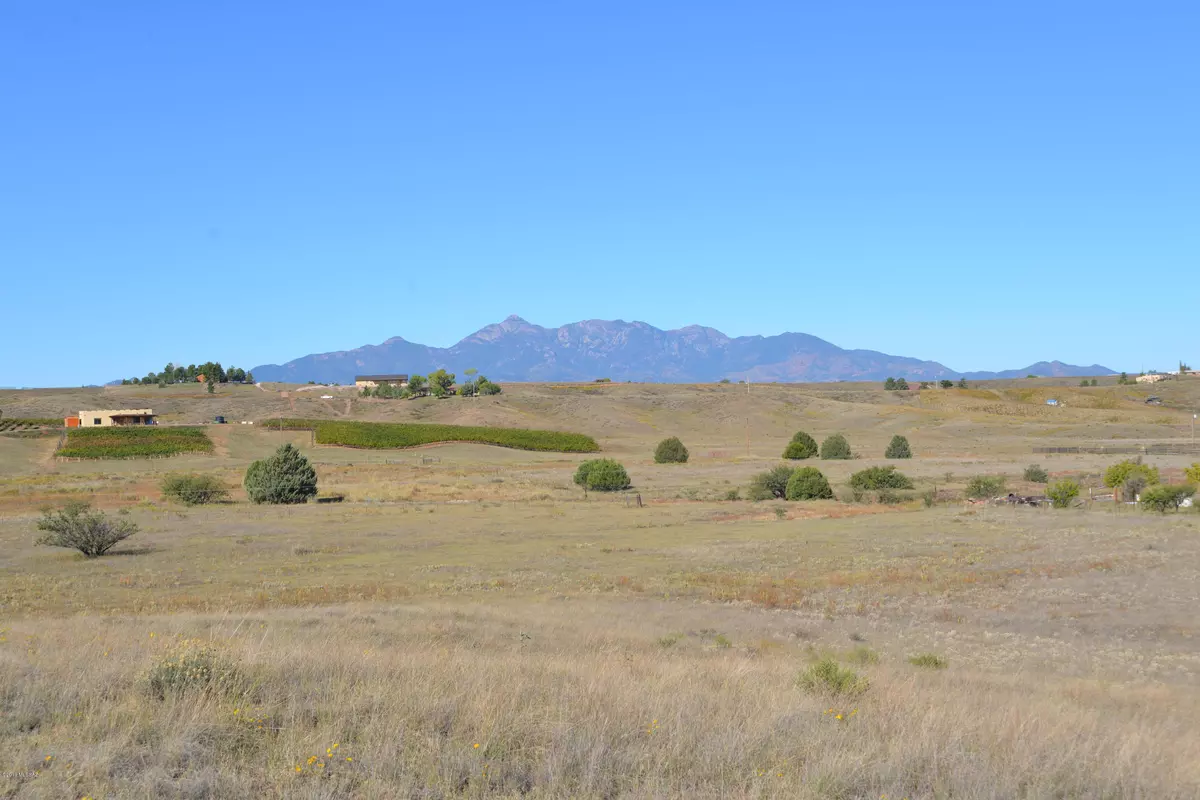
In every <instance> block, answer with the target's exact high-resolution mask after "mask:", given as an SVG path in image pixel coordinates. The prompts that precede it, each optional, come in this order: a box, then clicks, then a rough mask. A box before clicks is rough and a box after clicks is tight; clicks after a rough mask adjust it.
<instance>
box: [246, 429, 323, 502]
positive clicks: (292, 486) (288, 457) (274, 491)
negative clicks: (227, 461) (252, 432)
mask: <svg viewBox="0 0 1200 800" xmlns="http://www.w3.org/2000/svg"><path fill="white" fill-rule="evenodd" d="M244 485H245V487H246V493H247V494H248V495H250V499H251V500H252V501H253V502H255V503H273V504H277V505H279V504H290V503H307V502H308V499H309V498H310V497H313V496H314V495H316V493H317V472H316V470H314V469H313V468H312V465H311V464H309V463H308V459H307V458H305V457H304V456H303V455H302V454H301V453H300V451H299V450H297V449H296V448H295V447H293V446H292V445H291V444H285V445H282V446H281V447H280V448H279V449H278V450H276V451H275V454H274V455H273V456H270V457H268V458H264V459H261V460H259V461H255V462H254V463H253V464H251V465H250V468H249V469H247V470H246V480H245V482H244Z"/></svg>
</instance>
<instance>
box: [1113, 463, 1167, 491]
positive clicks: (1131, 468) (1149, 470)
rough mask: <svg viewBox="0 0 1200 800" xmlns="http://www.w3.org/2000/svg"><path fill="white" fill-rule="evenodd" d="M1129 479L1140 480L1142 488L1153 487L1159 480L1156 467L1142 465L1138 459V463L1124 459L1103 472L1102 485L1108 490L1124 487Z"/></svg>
mask: <svg viewBox="0 0 1200 800" xmlns="http://www.w3.org/2000/svg"><path fill="white" fill-rule="evenodd" d="M1130 478H1134V479H1138V478H1140V479H1141V481H1142V483H1141V485H1142V486H1149V485H1153V484H1155V483H1158V480H1159V478H1158V467H1152V466H1150V465H1149V464H1143V463H1142V462H1141V460H1140V459H1139V460H1138V461H1130V460H1128V459H1126V460H1125V461H1119V462H1117V463H1116V464H1113V465H1112V466H1111V467H1109V468H1108V469H1106V470H1104V485H1105V486H1107V487H1109V488H1110V489H1116V488H1118V487H1122V486H1126V485H1127V484H1129V480H1130Z"/></svg>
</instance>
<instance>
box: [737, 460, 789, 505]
mask: <svg viewBox="0 0 1200 800" xmlns="http://www.w3.org/2000/svg"><path fill="white" fill-rule="evenodd" d="M793 471H794V469H793V468H792V467H789V466H786V465H782V464H781V465H780V466H778V467H774V468H772V469H769V470H767V471H766V472H760V473H758V474H757V475H755V476H754V477H753V478H751V479H750V489H749V491H747V493H746V498H747V499H749V500H771V499H778V500H782V499H783V498H784V497H786V496H787V485H788V481H789V480H791V477H792V472H793Z"/></svg>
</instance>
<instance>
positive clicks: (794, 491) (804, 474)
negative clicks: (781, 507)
mask: <svg viewBox="0 0 1200 800" xmlns="http://www.w3.org/2000/svg"><path fill="white" fill-rule="evenodd" d="M784 496H785V497H786V498H787V499H788V500H828V499H830V498H832V497H833V489H832V488H830V486H829V481H827V480H825V476H824V475H822V474H821V471H820V470H819V469H817V468H816V467H800V468H799V469H797V470H796V471H794V472H793V473H792V476H791V477H790V478H788V482H787V488H786V490H785V494H784Z"/></svg>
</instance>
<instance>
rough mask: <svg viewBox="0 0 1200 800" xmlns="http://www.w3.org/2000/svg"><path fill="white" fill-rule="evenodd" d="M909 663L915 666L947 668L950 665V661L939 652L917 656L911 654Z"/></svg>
mask: <svg viewBox="0 0 1200 800" xmlns="http://www.w3.org/2000/svg"><path fill="white" fill-rule="evenodd" d="M908 663H910V664H912V665H913V666H914V667H925V668H926V669H945V668H946V667H948V666H950V662H949V661H947V660H946V659H944V658H942V657H941V656H939V655H938V654H937V653H921V654H920V655H917V656H910V657H909V659H908Z"/></svg>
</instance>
